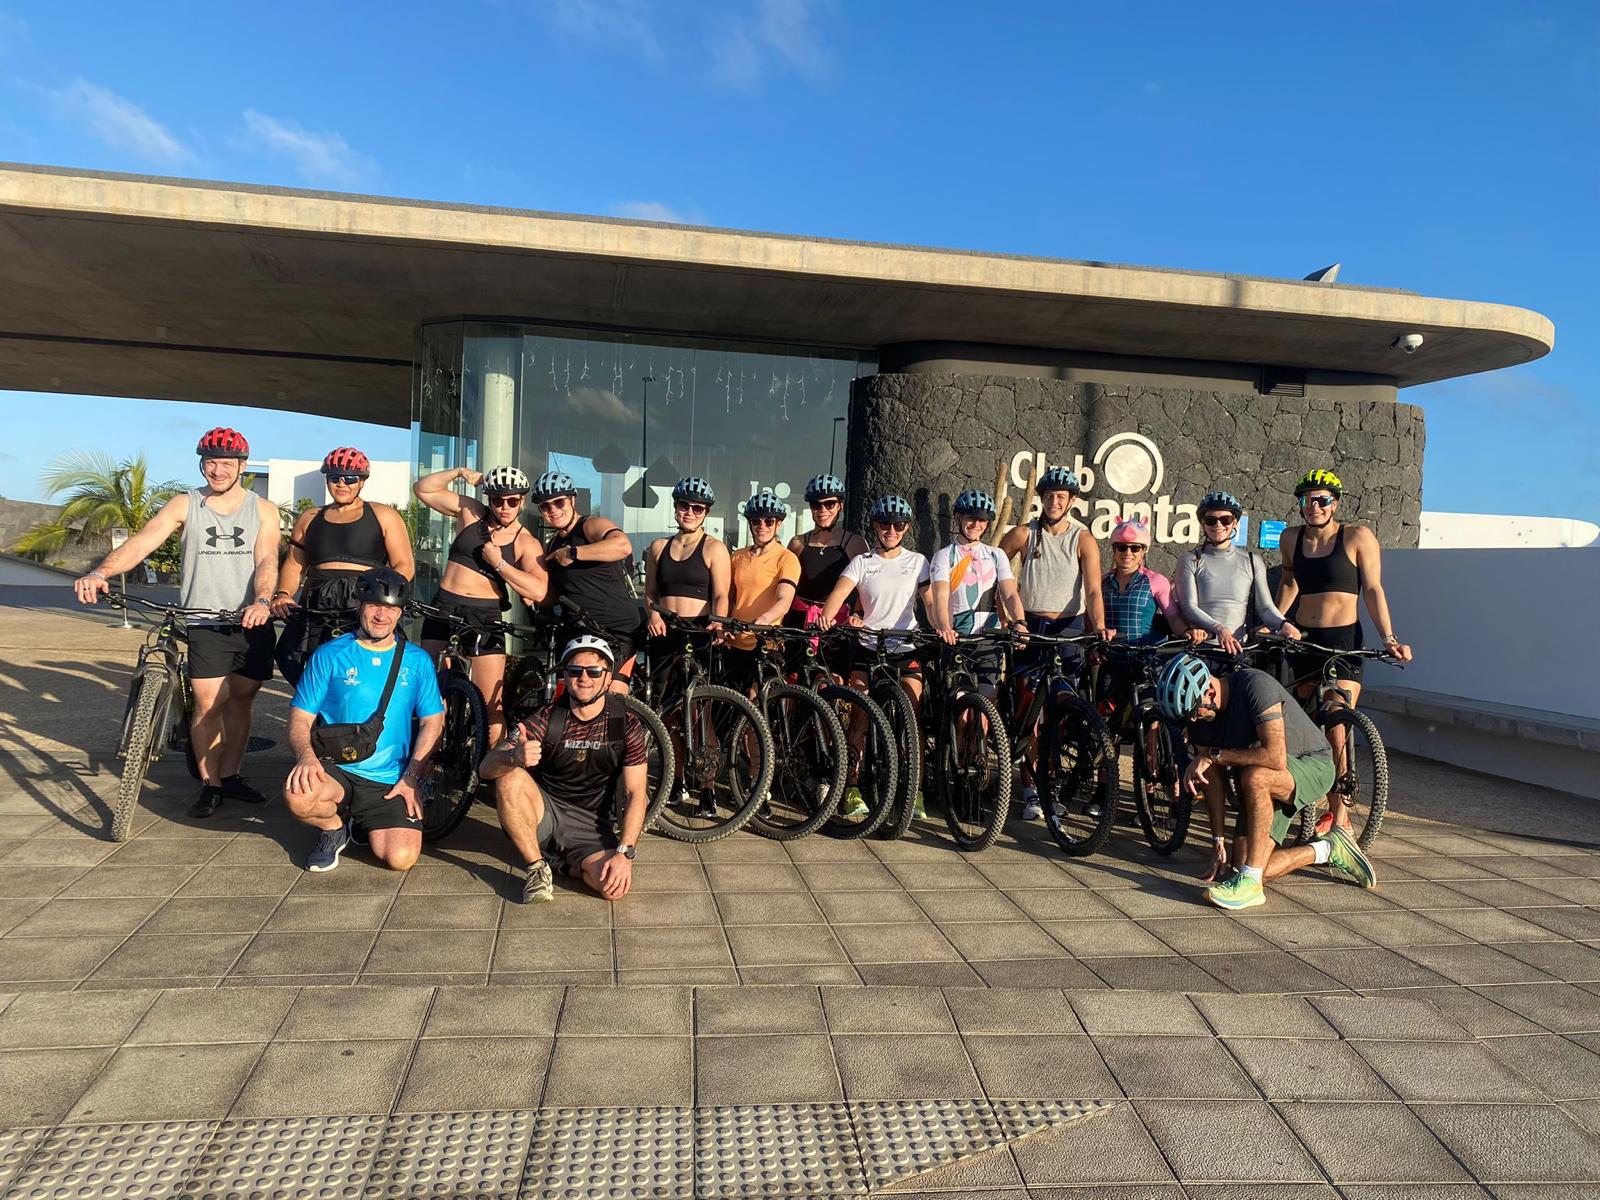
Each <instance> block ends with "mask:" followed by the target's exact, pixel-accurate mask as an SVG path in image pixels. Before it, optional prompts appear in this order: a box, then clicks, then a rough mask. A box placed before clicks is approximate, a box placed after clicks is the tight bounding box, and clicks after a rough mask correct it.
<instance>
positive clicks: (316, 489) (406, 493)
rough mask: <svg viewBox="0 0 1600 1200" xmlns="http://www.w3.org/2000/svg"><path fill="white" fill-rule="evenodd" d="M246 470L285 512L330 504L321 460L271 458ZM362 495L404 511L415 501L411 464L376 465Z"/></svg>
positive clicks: (381, 463)
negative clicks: (300, 505)
mask: <svg viewBox="0 0 1600 1200" xmlns="http://www.w3.org/2000/svg"><path fill="white" fill-rule="evenodd" d="M245 470H247V471H249V472H250V473H251V474H253V475H255V476H256V491H258V492H260V493H261V494H262V495H263V496H265V497H266V498H267V499H268V500H270V501H272V503H274V504H276V505H278V506H280V507H282V508H291V509H292V508H293V507H294V506H295V504H296V503H297V502H299V501H300V500H301V499H308V500H310V501H311V502H312V503H313V504H317V505H322V504H326V503H327V502H328V490H327V488H326V486H325V485H324V483H323V479H322V460H321V459H320V458H317V459H308V458H269V459H267V460H265V461H264V462H263V461H259V460H258V461H254V462H250V463H247V464H246V465H245ZM263 481H264V482H265V487H263V486H262V483H263ZM361 494H362V496H363V497H365V498H366V499H368V500H376V501H378V502H379V503H380V504H392V505H394V506H395V507H396V508H404V507H405V506H406V505H407V504H408V503H410V501H411V464H410V463H408V462H382V461H375V462H373V464H372V475H371V476H370V477H369V478H368V480H367V485H366V487H364V488H362V489H361Z"/></svg>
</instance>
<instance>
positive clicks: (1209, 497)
mask: <svg viewBox="0 0 1600 1200" xmlns="http://www.w3.org/2000/svg"><path fill="white" fill-rule="evenodd" d="M1218 509H1224V510H1226V511H1227V512H1231V513H1232V514H1233V515H1234V516H1236V517H1237V516H1242V515H1243V513H1244V505H1243V504H1241V503H1239V497H1237V496H1235V495H1234V494H1233V493H1232V492H1207V493H1206V494H1205V495H1204V496H1202V497H1201V498H1200V507H1199V508H1198V509H1197V510H1196V511H1197V512H1198V513H1199V514H1200V515H1201V516H1205V515H1206V513H1208V512H1216V511H1217V510H1218Z"/></svg>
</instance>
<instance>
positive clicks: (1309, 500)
mask: <svg viewBox="0 0 1600 1200" xmlns="http://www.w3.org/2000/svg"><path fill="white" fill-rule="evenodd" d="M1337 500H1338V497H1337V496H1301V497H1300V507H1301V508H1313V507H1315V508H1332V507H1333V505H1334V503H1335V502H1336V501H1337Z"/></svg>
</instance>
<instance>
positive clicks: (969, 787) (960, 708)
mask: <svg viewBox="0 0 1600 1200" xmlns="http://www.w3.org/2000/svg"><path fill="white" fill-rule="evenodd" d="M940 732H941V738H940V741H941V743H942V744H941V745H940V748H939V750H940V753H939V766H940V771H941V775H942V778H941V779H939V780H938V787H939V790H940V793H941V795H942V797H943V800H944V819H945V823H946V824H947V825H949V827H950V836H951V837H953V838H955V841H956V845H957V846H959V847H961V849H963V850H965V851H967V852H969V853H971V852H973V851H977V850H987V849H988V848H989V847H990V846H992V845H994V840H995V839H996V838H997V837H999V836H1000V830H1001V829H1002V828H1003V827H1004V825H1005V823H1006V814H1007V813H1008V812H1009V810H1010V808H1011V739H1010V738H1009V737H1008V736H1006V730H1005V726H1004V724H1002V723H1001V720H1000V710H999V709H998V708H996V707H995V706H994V702H993V701H992V700H990V699H989V698H988V697H987V696H981V695H979V694H978V693H976V692H963V693H962V694H961V695H959V696H956V697H955V698H954V699H952V700H951V701H950V702H949V704H948V706H947V710H946V726H945V728H944V729H943V730H941V731H940Z"/></svg>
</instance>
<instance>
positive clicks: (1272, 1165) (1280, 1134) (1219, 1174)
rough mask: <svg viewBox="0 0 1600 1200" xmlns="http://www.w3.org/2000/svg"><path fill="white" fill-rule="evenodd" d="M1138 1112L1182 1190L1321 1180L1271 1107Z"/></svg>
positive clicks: (1170, 1103)
mask: <svg viewBox="0 0 1600 1200" xmlns="http://www.w3.org/2000/svg"><path fill="white" fill-rule="evenodd" d="M1392 1107H1395V1108H1398V1107H1399V1106H1398V1105H1394V1106H1392ZM1137 1108H1138V1112H1139V1115H1140V1116H1141V1117H1143V1118H1144V1123H1145V1125H1146V1126H1147V1127H1148V1128H1149V1130H1150V1133H1151V1136H1153V1137H1154V1138H1155V1140H1156V1144H1157V1145H1158V1146H1160V1147H1161V1150H1162V1152H1163V1153H1164V1154H1165V1155H1166V1156H1167V1161H1169V1162H1170V1163H1171V1164H1172V1169H1173V1170H1174V1171H1175V1172H1177V1175H1178V1178H1179V1179H1181V1180H1183V1181H1184V1183H1186V1184H1187V1183H1190V1182H1205V1181H1207V1180H1213V1181H1218V1182H1243V1181H1261V1182H1274V1181H1275V1182H1283V1183H1296V1182H1320V1181H1321V1179H1322V1175H1321V1172H1319V1171H1318V1170H1317V1167H1316V1164H1315V1163H1314V1162H1312V1160H1311V1157H1310V1155H1308V1154H1307V1153H1306V1152H1305V1149H1304V1148H1303V1147H1302V1146H1301V1145H1300V1143H1299V1142H1298V1141H1297V1140H1296V1139H1295V1136H1294V1134H1293V1133H1291V1132H1290V1131H1289V1130H1288V1128H1286V1127H1285V1126H1284V1124H1283V1122H1282V1121H1281V1120H1279V1119H1278V1117H1277V1116H1276V1114H1274V1112H1273V1110H1272V1107H1271V1106H1270V1105H1268V1104H1264V1103H1262V1102H1261V1101H1259V1100H1238V1101H1231V1102H1227V1103H1217V1102H1205V1101H1194V1100H1141V1101H1139V1102H1138V1104H1137ZM1363 1111H1367V1110H1363Z"/></svg>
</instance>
